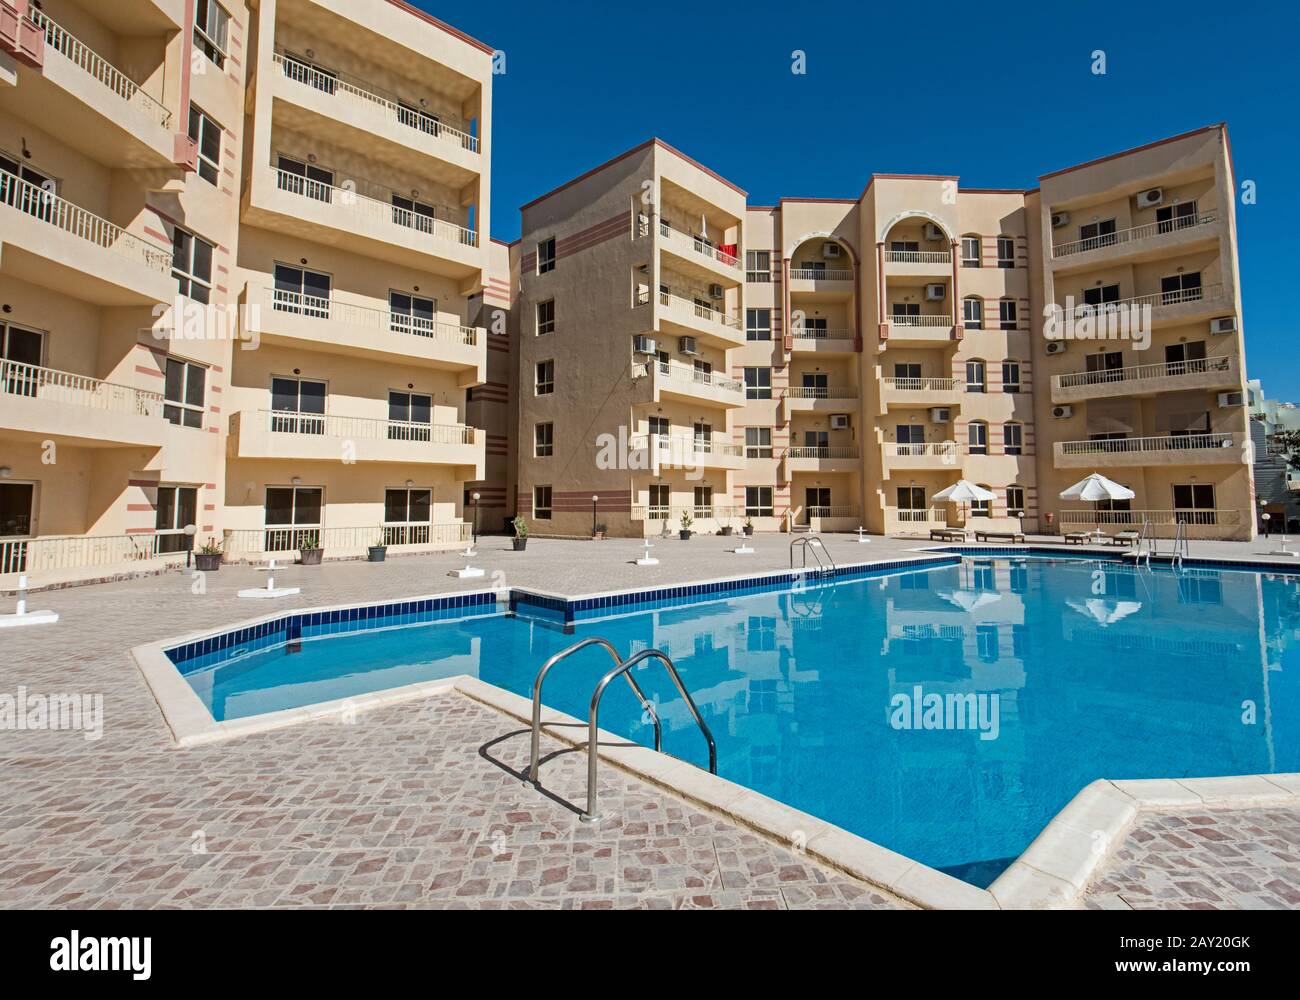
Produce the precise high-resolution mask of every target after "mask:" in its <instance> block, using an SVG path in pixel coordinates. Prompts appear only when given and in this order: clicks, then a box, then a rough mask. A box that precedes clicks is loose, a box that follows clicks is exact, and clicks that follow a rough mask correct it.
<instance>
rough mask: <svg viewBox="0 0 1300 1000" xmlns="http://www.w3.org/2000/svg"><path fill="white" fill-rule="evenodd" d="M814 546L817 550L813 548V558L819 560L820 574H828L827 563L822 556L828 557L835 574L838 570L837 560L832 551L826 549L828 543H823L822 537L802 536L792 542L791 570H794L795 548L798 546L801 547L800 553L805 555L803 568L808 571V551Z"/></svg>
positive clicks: (818, 569) (818, 568)
mask: <svg viewBox="0 0 1300 1000" xmlns="http://www.w3.org/2000/svg"><path fill="white" fill-rule="evenodd" d="M814 544H815V545H816V548H813V550H812V554H813V558H814V559H816V560H817V571H818V572H819V573H825V572H826V563H825V562H823V561H822V555H823V554H824V555H825V556H826V559H827V560H828V561H829V562H830V564H831V565H830V568H831V571H832V572H834V571H835V569H836V566H835V558H834V557H833V556H832V555H831V554H830V551H829V550H828V549H827V548H826V543H825V542H823V541H822V537H821V535H800V536H799V537H798V538H796V539H794V540H793V541H791V542H790V568H791V569H794V550H795V546H796V545H797V546H798V547H799V550H800V552H801V553H802V555H803V564H802V568H803V569H807V568H808V549H809V548H810V547H812V546H813V545H814ZM819 550H820V551H819Z"/></svg>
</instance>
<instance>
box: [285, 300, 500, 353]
mask: <svg viewBox="0 0 1300 1000" xmlns="http://www.w3.org/2000/svg"><path fill="white" fill-rule="evenodd" d="M265 291H266V292H267V294H269V295H270V296H271V308H272V309H273V310H274V311H275V312H287V313H295V314H297V315H300V316H308V317H310V318H312V319H326V320H335V321H337V322H339V323H347V324H349V325H353V326H360V327H366V328H368V329H371V330H375V331H377V332H387V333H397V334H403V335H406V336H411V337H424V338H426V339H429V340H437V341H441V342H442V343H445V344H453V345H456V346H464V347H475V346H477V344H478V329H477V328H476V327H472V326H461V325H459V324H457V323H440V322H438V321H437V320H433V319H429V318H427V317H423V316H412V315H410V314H409V313H394V312H386V311H384V310H383V309H372V308H370V307H369V306H359V305H353V304H352V303H350V302H340V301H338V300H337V299H323V298H319V297H317V296H314V295H304V294H303V293H301V292H293V291H288V290H286V289H282V288H267V289H265Z"/></svg>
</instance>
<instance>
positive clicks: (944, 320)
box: [889, 313, 952, 326]
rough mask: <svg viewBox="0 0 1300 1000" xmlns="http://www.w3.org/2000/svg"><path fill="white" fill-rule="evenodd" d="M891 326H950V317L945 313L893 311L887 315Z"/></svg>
mask: <svg viewBox="0 0 1300 1000" xmlns="http://www.w3.org/2000/svg"><path fill="white" fill-rule="evenodd" d="M889 322H890V324H891V325H892V326H952V317H951V316H947V315H929V314H927V315H923V316H907V315H904V314H903V313H893V314H892V315H891V316H890V317H889Z"/></svg>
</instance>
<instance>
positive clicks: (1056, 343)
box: [1043, 340, 1065, 354]
mask: <svg viewBox="0 0 1300 1000" xmlns="http://www.w3.org/2000/svg"><path fill="white" fill-rule="evenodd" d="M1043 350H1045V351H1047V353H1048V354H1064V353H1065V341H1064V340H1049V341H1048V342H1047V346H1046V347H1045V348H1043Z"/></svg>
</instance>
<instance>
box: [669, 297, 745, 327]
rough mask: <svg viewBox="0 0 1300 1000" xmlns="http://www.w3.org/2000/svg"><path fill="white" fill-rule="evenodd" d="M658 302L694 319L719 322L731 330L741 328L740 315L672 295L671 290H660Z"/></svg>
mask: <svg viewBox="0 0 1300 1000" xmlns="http://www.w3.org/2000/svg"><path fill="white" fill-rule="evenodd" d="M659 304H660V305H663V306H667V307H668V308H670V309H672V310H674V311H676V312H682V313H690V314H691V315H693V316H694V317H695V318H696V319H703V320H707V321H709V322H710V323H721V324H722V325H723V326H726V327H730V328H731V329H733V330H739V329H740V328H741V321H740V317H738V316H731V315H728V314H727V313H726V311H724V310H722V309H715V308H714V307H713V306H710V305H705V304H704V303H702V302H693V301H692V300H690V299H684V298H682V297H681V296H680V295H673V294H672V293H671V292H660V293H659Z"/></svg>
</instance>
